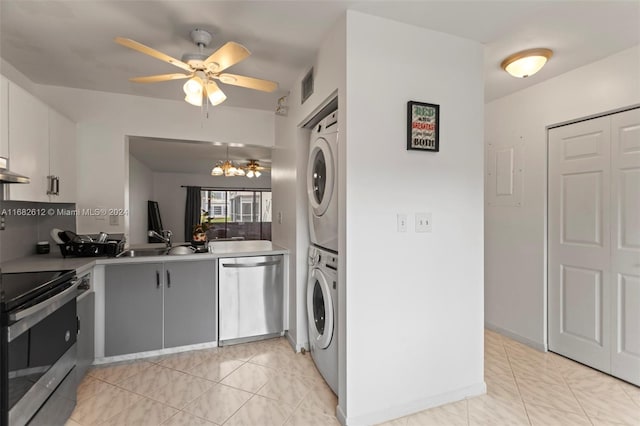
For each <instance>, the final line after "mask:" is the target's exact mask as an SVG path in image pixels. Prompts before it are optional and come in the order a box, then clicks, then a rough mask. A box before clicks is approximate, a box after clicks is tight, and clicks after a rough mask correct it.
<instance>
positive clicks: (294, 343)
mask: <svg viewBox="0 0 640 426" xmlns="http://www.w3.org/2000/svg"><path fill="white" fill-rule="evenodd" d="M284 336H285V337H286V338H287V340H288V341H289V344H290V345H291V347H292V348H293V350H294V351H296V352H300V351H302V350H303V349H304V350H305V351H308V350H309V345H308V344H307V343H306V342H305V343H303V344H298V342H297V341H296V339H295V338H294V337H293V336H292V335H291V333H289V331H288V330H287V331H285V332H284Z"/></svg>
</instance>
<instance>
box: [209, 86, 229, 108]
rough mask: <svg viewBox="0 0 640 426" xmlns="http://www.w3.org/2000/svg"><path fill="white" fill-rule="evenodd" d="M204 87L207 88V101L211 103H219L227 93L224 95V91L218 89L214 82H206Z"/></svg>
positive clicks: (214, 104) (224, 98)
mask: <svg viewBox="0 0 640 426" xmlns="http://www.w3.org/2000/svg"><path fill="white" fill-rule="evenodd" d="M205 88H206V90H207V97H208V98H209V102H211V105H213V106H216V105H220V104H221V103H222V102H224V101H225V100H226V99H227V95H225V94H224V92H223V91H222V90H220V88H219V87H218V85H217V84H216V83H215V82H213V81H210V82H208V83H207V85H206V86H205Z"/></svg>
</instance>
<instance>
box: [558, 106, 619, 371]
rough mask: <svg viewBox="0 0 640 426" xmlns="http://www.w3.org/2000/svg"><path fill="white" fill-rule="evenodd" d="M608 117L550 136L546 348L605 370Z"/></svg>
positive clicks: (608, 265) (607, 349)
mask: <svg viewBox="0 0 640 426" xmlns="http://www.w3.org/2000/svg"><path fill="white" fill-rule="evenodd" d="M610 139H611V138H610V118H609V117H601V118H596V119H593V120H588V121H584V122H580V123H576V124H572V125H568V126H563V127H558V128H555V129H551V130H550V131H549V229H548V242H549V243H548V244H549V261H548V287H549V291H548V298H549V299H548V302H549V348H550V350H552V351H554V352H558V353H560V354H562V355H565V356H567V357H569V358H572V359H574V360H576V361H579V362H582V363H584V364H587V365H590V366H592V367H594V368H597V369H599V370H602V371H609V370H610V365H611V346H610V345H611V342H610V329H611V326H610V324H611V320H610V319H611V308H610V307H611V281H610V273H611V262H610V230H609V222H610V219H609V211H610V204H609V203H610V200H609V194H610V191H609V187H610Z"/></svg>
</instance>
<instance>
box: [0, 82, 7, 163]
mask: <svg viewBox="0 0 640 426" xmlns="http://www.w3.org/2000/svg"><path fill="white" fill-rule="evenodd" d="M8 156H9V81H8V80H7V79H6V78H4V77H3V76H1V75H0V157H5V158H6V157H8Z"/></svg>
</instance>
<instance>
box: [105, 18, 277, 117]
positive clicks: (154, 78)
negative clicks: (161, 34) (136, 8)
mask: <svg viewBox="0 0 640 426" xmlns="http://www.w3.org/2000/svg"><path fill="white" fill-rule="evenodd" d="M191 39H192V40H193V42H194V43H195V44H196V45H197V46H198V48H199V53H191V54H189V53H187V54H185V55H183V56H182V60H178V59H176V58H173V57H171V56H169V55H167V54H165V53H162V52H160V51H158V50H155V49H152V48H151V47H148V46H145V45H144V44H142V43H138V42H137V41H134V40H131V39H128V38H123V37H116V39H115V41H116V43H118V44H121V45H122V46H125V47H128V48H130V49H133V50H136V51H138V52H140V53H144V54H145V55H149V56H151V57H154V58H156V59H159V60H161V61H163V62H167V63H169V64H171V65H174V66H176V67H178V68H182V70H183V71H186V72H187V73H186V74H184V73H174V74H160V75H150V76H145V77H134V78H130V79H129V80H130V81H133V82H135V83H157V82H161V81H169V80H181V79H186V78H188V79H189V80H188V81H187V82H186V83H185V84H184V86H183V90H184V93H185V98H184V100H185V101H187V102H188V103H190V104H192V105H196V106H202V101H203V99H208V100H209V102H211V104H212V105H219V104H221V103H222V102H224V100H225V99H227V96H226V95H225V94H224V92H223V91H222V90H221V89H220V87H218V85H217V84H216V82H215V81H214V80H218V81H220V82H222V83H224V84H231V85H233V86H240V87H246V88H248V89H254V90H260V91H263V92H273V91H274V90H276V89H277V88H278V83H276V82H273V81H269V80H262V79H259V78H254V77H246V76H243V75H237V74H229V73H223V72H222V71H224V70H225V69H227V68H229V67H231V66H232V65H235V64H237V63H238V62H240V61H242V60H244V59H246V58H247V57H248V56H249V55H251V52H249V50H248V49H247V48H246V47H244V46H243V45H241V44H238V43H235V42H233V41H230V42H227V43H226V44H225V45H224V46H222V47H221V48H220V49H218V50H216V51H215V52H213V53H212V54H211V55H209V56H207V55H206V54H205V53H204V48H205V47H207V46H208V45H209V43H210V42H211V34H210V33H209V32H208V31H205V30H201V29H195V30H193V31H191Z"/></svg>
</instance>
